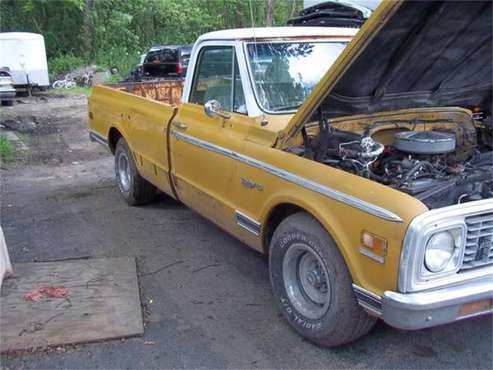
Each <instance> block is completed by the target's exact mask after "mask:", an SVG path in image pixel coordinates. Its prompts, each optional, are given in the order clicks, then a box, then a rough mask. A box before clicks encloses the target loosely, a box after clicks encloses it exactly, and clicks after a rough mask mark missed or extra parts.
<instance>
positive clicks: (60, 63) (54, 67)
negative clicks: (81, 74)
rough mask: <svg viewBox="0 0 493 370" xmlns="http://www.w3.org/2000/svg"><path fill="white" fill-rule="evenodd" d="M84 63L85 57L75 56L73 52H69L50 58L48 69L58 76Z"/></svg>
mask: <svg viewBox="0 0 493 370" xmlns="http://www.w3.org/2000/svg"><path fill="white" fill-rule="evenodd" d="M84 64H85V60H84V58H82V57H78V56H75V55H74V54H72V53H67V54H64V55H59V56H56V57H53V58H49V59H48V71H50V74H51V75H52V76H53V77H57V76H60V75H62V74H64V73H67V72H68V71H70V70H72V69H74V68H77V67H80V66H82V65H84Z"/></svg>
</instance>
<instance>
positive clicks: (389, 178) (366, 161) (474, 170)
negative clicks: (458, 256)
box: [288, 110, 493, 209]
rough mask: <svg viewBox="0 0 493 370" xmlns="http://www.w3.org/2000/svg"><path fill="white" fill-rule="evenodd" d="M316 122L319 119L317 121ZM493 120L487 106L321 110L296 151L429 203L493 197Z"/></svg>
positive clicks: (441, 204)
mask: <svg viewBox="0 0 493 370" xmlns="http://www.w3.org/2000/svg"><path fill="white" fill-rule="evenodd" d="M314 121H315V122H314ZM492 132H493V124H492V119H491V115H490V114H488V115H486V114H485V113H482V112H478V113H474V114H473V113H471V112H469V114H466V113H465V110H463V111H462V112H460V113H458V112H453V114H450V112H446V113H444V114H442V115H440V114H437V113H429V112H427V113H426V114H419V113H416V114H414V115H409V114H405V115H403V116H399V115H396V116H392V115H391V116H388V115H384V114H382V115H381V116H378V114H377V115H372V116H371V117H370V118H368V119H365V118H364V117H363V118H358V119H357V120H356V121H354V120H353V121H351V122H349V121H345V120H344V119H342V120H341V119H338V120H328V119H325V118H324V115H323V112H318V117H317V119H316V120H312V122H311V123H310V124H307V125H305V127H304V128H303V130H302V137H303V140H302V143H301V144H300V145H293V146H291V147H290V148H289V149H288V151H290V152H292V153H294V154H296V155H299V156H303V157H306V158H310V159H313V160H316V161H318V162H320V163H323V164H326V165H328V166H332V167H335V168H338V169H340V170H344V171H346V172H350V173H353V174H355V175H358V176H361V177H365V178H368V179H370V180H373V181H377V182H379V183H381V184H384V185H387V186H390V187H392V188H394V189H397V190H400V191H402V192H405V193H407V194H410V195H412V196H414V197H415V198H417V199H419V200H420V201H421V202H423V203H424V204H425V205H426V206H427V207H428V208H429V209H434V208H441V207H445V206H449V205H453V204H459V203H465V202H470V201H475V200H481V199H487V198H493V151H492V149H493V148H492Z"/></svg>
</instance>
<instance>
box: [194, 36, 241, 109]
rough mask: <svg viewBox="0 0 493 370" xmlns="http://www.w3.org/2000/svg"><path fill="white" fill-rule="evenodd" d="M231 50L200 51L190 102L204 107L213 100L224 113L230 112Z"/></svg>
mask: <svg viewBox="0 0 493 370" xmlns="http://www.w3.org/2000/svg"><path fill="white" fill-rule="evenodd" d="M232 72H233V48H232V47H231V46H210V47H205V48H203V49H202V51H201V52H200V55H199V64H198V69H197V73H196V75H195V80H194V83H193V87H192V95H191V97H190V102H191V103H195V104H200V105H204V103H205V102H206V101H209V100H212V99H215V100H217V101H218V102H219V103H221V105H222V107H223V108H224V110H226V111H231V85H232V84H231V81H232Z"/></svg>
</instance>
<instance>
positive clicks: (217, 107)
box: [204, 99, 231, 119]
mask: <svg viewBox="0 0 493 370" xmlns="http://www.w3.org/2000/svg"><path fill="white" fill-rule="evenodd" d="M204 112H205V114H207V115H208V116H209V117H221V118H224V119H229V118H231V116H230V115H229V114H227V113H225V112H224V110H223V107H222V106H221V103H219V102H218V101H217V100H214V99H213V100H209V101H207V102H206V103H205V104H204Z"/></svg>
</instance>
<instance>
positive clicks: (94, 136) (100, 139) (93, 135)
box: [89, 130, 108, 146]
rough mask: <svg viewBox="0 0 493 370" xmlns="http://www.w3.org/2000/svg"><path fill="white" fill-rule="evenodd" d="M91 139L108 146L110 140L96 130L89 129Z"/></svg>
mask: <svg viewBox="0 0 493 370" xmlns="http://www.w3.org/2000/svg"><path fill="white" fill-rule="evenodd" d="M89 139H90V140H91V141H95V142H98V143H99V144H101V145H104V146H108V140H107V139H106V138H105V137H104V136H103V135H100V134H99V133H97V132H96V131H92V130H91V131H89Z"/></svg>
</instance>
